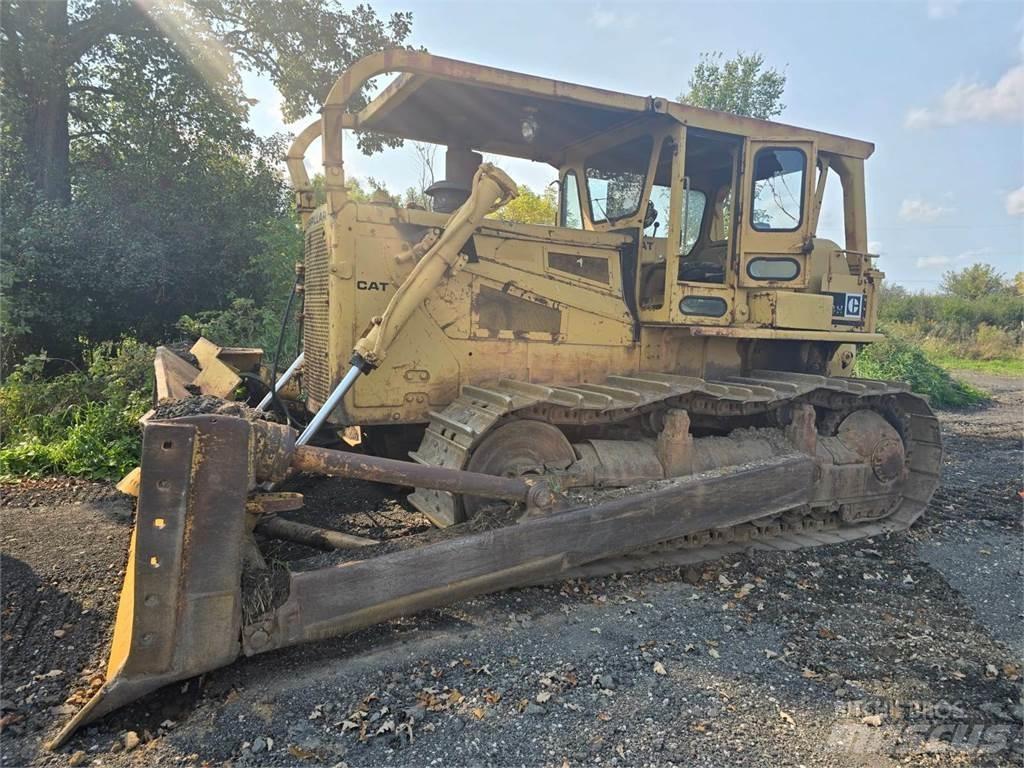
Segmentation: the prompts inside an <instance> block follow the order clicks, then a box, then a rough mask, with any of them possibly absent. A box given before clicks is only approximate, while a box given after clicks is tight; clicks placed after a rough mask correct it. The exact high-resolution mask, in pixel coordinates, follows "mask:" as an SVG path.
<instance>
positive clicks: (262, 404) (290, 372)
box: [256, 352, 306, 411]
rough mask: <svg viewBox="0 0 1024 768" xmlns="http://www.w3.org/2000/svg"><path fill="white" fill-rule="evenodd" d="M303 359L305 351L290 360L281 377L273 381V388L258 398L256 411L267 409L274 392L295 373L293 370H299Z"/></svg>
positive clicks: (279, 389)
mask: <svg viewBox="0 0 1024 768" xmlns="http://www.w3.org/2000/svg"><path fill="white" fill-rule="evenodd" d="M305 359H306V353H305V352H300V353H299V356H298V357H296V358H295V360H294V361H293V362H292V364H291V365H289V366H288V369H287V370H286V371H285V372H284V373H282V374H281V378H279V379H278V380H277V381H276V382H275V383H274V388H273V389H272V390H271V391H270V392H267V394H266V395H265V396H264V398H263V399H262V400H260V404H259V405H257V406H256V410H257V411H265V410H267V406H268V405H270V401H271V400H273V399H274V393H275V392H280V391H281V388H282V387H283V386H284V385H285V384H287V383H288V382H289V381H290V380H291V378H292V376H294V375H295V372H296V371H297V370H299V368H301V367H302V363H303V361H304V360H305Z"/></svg>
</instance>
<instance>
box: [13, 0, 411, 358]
mask: <svg viewBox="0 0 1024 768" xmlns="http://www.w3.org/2000/svg"><path fill="white" fill-rule="evenodd" d="M410 21H411V19H410V16H409V14H406V13H398V14H394V15H392V16H391V17H390V18H388V19H380V18H378V17H377V16H376V15H375V13H374V12H373V10H372V9H370V8H369V7H366V6H358V7H356V8H355V10H353V11H352V12H346V11H343V10H341V9H340V8H338V6H337V5H335V3H334V2H333V0H282V1H281V2H276V3H260V2H251V0H159V2H155V1H154V0H138V1H137V2H136V1H134V0H78V1H77V2H75V3H71V4H69V3H68V2H66V0H49V1H48V2H31V1H25V0H5V1H4V2H3V3H2V4H0V153H2V159H3V164H2V168H0V171H2V177H3V178H2V182H3V183H2V185H0V186H2V190H0V192H2V196H0V201H2V215H3V221H4V226H3V227H2V228H0V258H2V262H3V263H2V269H0V280H2V282H0V289H2V290H3V294H4V301H3V302H0V323H2V328H0V368H6V367H7V366H9V364H10V363H11V362H13V361H14V360H16V359H17V357H18V356H19V355H21V354H24V353H26V352H29V351H36V350H38V349H40V348H46V349H47V350H48V351H49V352H50V354H51V355H57V354H59V355H61V356H64V357H71V356H74V355H75V354H76V353H77V352H78V351H79V350H80V348H81V341H82V339H88V340H92V341H102V340H106V339H115V338H118V337H120V336H121V335H123V334H125V333H130V334H136V335H138V336H140V337H141V338H143V339H146V340H150V341H157V340H160V339H161V338H163V337H164V336H165V334H168V333H173V332H174V330H173V329H174V327H175V324H176V322H177V319H178V318H179V317H180V316H182V315H184V314H195V313H200V312H204V311H212V310H222V309H231V308H233V307H235V306H237V302H236V300H237V299H243V300H244V301H247V302H250V304H251V305H252V307H254V308H255V310H256V311H257V312H258V313H259V314H260V316H263V315H268V314H273V313H274V311H275V310H276V307H277V306H278V305H279V304H281V303H283V300H284V297H286V296H287V294H288V290H289V288H290V284H291V279H292V277H291V276H292V266H293V263H294V261H295V260H296V259H297V258H298V257H299V255H300V252H301V242H300V237H299V235H298V233H297V231H296V227H295V220H294V217H293V215H292V213H291V205H290V201H289V199H288V195H287V190H286V188H285V186H284V182H283V179H282V178H281V174H280V172H279V170H278V164H279V158H280V156H281V154H282V153H283V150H284V143H283V138H282V137H277V138H275V139H271V140H261V139H259V138H258V137H257V136H256V135H255V134H254V133H253V132H252V131H251V130H250V129H249V128H248V126H247V123H246V121H247V117H248V111H249V108H250V107H251V105H252V103H251V102H250V101H249V100H247V99H246V98H245V94H244V92H243V90H242V86H241V79H240V76H239V72H240V71H241V70H244V69H248V70H251V71H256V72H260V73H263V74H265V75H267V76H269V77H270V79H271V80H273V81H274V83H275V84H276V85H277V86H278V88H279V89H280V90H281V92H282V93H283V95H284V97H285V103H284V107H283V111H284V113H285V117H286V118H287V119H294V118H297V117H299V116H301V115H303V114H306V113H308V112H309V111H310V110H311V108H312V107H313V106H314V105H315V104H316V103H318V102H319V101H320V100H321V99H322V98H323V97H324V96H325V94H326V92H327V90H328V88H329V87H330V85H331V84H332V83H333V82H334V80H335V78H336V77H337V75H338V73H339V72H340V71H341V70H342V69H343V68H344V67H345V66H346V65H347V64H349V63H351V62H352V61H354V60H355V59H357V58H358V57H361V56H363V55H365V54H368V53H370V52H372V51H375V50H378V49H380V48H386V47H392V46H395V45H398V44H401V43H402V42H403V41H404V39H405V37H406V36H407V35H408V33H409V24H410ZM362 98H363V97H362V96H358V97H356V100H359V99H362ZM361 143H362V146H363V148H364V149H365V150H366V151H372V150H374V149H376V148H379V147H380V146H381V145H382V143H383V140H382V139H380V138H379V137H374V136H371V135H363V136H361ZM247 306H248V305H247Z"/></svg>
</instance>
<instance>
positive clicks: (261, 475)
mask: <svg viewBox="0 0 1024 768" xmlns="http://www.w3.org/2000/svg"><path fill="white" fill-rule="evenodd" d="M295 436H296V435H295V432H294V430H291V429H289V428H287V427H282V426H279V425H275V424H270V423H268V422H263V421H256V422H250V421H247V420H245V419H241V418H235V417H231V416H221V415H216V416H214V415H204V416H191V417H187V418H182V419H173V420H169V421H151V422H149V423H148V424H147V425H146V427H145V436H144V439H143V463H142V466H143V471H142V477H141V488H140V495H139V504H138V513H137V515H136V523H135V531H134V533H133V537H132V544H131V553H130V557H129V562H128V568H127V570H126V574H125V582H124V587H123V589H122V593H121V602H120V605H119V607H118V613H117V621H116V624H115V628H114V638H113V642H112V644H111V650H110V661H109V665H108V673H107V680H106V683H105V684H104V685H103V687H102V688H101V689H100V690H99V692H98V693H97V694H96V695H95V696H94V697H93V699H92V700H90V701H89V702H88V704H86V706H85V707H84V708H83V709H82V710H81V711H80V712H79V713H78V714H77V715H76V716H75V717H74V718H73V719H72V720H71V722H69V723H68V724H67V725H66V726H65V727H64V728H63V729H62V730H61V732H60V733H59V734H58V736H57V737H56V738H55V739H54V740H53V741H52V742H51V744H50V746H51V747H56V746H59V745H60V744H62V743H63V742H64V741H65V740H66V739H67V738H68V737H69V736H70V735H71V734H72V733H73V732H74V730H75V729H76V728H78V727H79V726H81V725H83V724H85V723H88V722H90V721H92V720H95V719H96V718H99V717H101V716H102V715H104V714H106V713H108V712H110V711H112V710H114V709H117V708H118V707H121V706H123V705H125V704H127V703H129V702H131V701H134V700H136V699H138V698H140V697H142V696H144V695H146V694H147V693H150V692H151V691H154V690H156V689H157V688H160V687H162V686H164V685H166V684H168V683H172V682H174V681H177V680H182V679H185V678H189V677H193V676H195V675H198V674H201V673H203V672H208V671H210V670H213V669H216V668H218V667H222V666H224V665H226V664H229V663H231V662H232V661H233V660H235V659H236V658H237V657H238V656H239V655H240V654H242V653H245V654H246V655H253V654H256V653H262V652H265V651H270V650H273V649H275V648H281V647H284V646H288V645H294V644H296V643H302V642H308V641H312V640H317V639H322V638H326V637H330V636H332V635H338V634H342V633H347V632H351V631H354V630H356V629H360V628H363V627H366V626H369V625H371V624H375V623H378V622H381V621H386V620H388V619H392V618H395V617H398V616H405V615H410V614H413V613H416V612H418V611H422V610H425V609H427V608H433V607H437V606H442V605H447V604H449V603H452V602H454V601H456V600H459V599H463V598H466V597H470V596H473V595H478V594H483V593H486V592H491V591H495V590H498V589H504V588H507V587H513V586H521V585H527V584H532V583H537V582H538V581H542V580H546V579H552V578H557V577H558V576H559V575H561V574H565V573H569V572H571V571H572V570H573V569H574V568H578V567H579V566H581V565H583V564H586V563H590V562H594V561H596V560H600V559H601V558H606V557H609V556H616V555H621V554H625V553H628V552H630V551H633V550H636V549H637V548H639V547H644V546H649V545H653V544H655V543H657V542H661V541H667V540H671V539H676V538H678V537H681V536H686V535H688V534H691V533H693V532H695V531H698V530H704V529H707V528H713V527H716V526H729V525H735V524H738V523H742V522H745V521H749V520H752V519H754V518H757V517H759V516H762V515H765V514H773V513H776V512H781V511H782V510H785V509H790V508H793V507H794V506H799V505H801V504H804V503H806V502H807V500H808V499H809V498H810V495H811V492H812V487H813V486H814V468H815V463H814V460H813V459H812V458H811V457H810V456H808V455H806V454H801V453H791V454H788V455H784V456H780V457H777V458H774V459H771V460H769V461H765V462H761V463H756V464H751V465H747V466H743V467H734V468H730V469H729V470H725V471H721V472H717V473H710V474H708V475H704V476H700V475H694V476H689V477H684V478H676V479H673V480H670V481H666V482H664V483H660V484H655V485H654V486H652V487H650V488H649V489H645V490H644V491H643V492H640V493H634V494H631V495H626V496H622V497H618V498H613V499H611V500H608V501H604V502H602V503H599V504H596V505H593V506H585V507H579V508H573V509H566V510H556V509H554V508H553V507H552V508H549V509H548V511H547V512H546V513H544V514H539V515H536V516H532V515H531V516H527V517H524V518H522V519H520V521H519V522H517V523H514V524H512V525H508V526H506V527H502V528H497V529H492V530H487V531H484V532H480V533H466V534H464V535H460V536H456V537H454V538H449V539H446V540H442V541H438V542H433V543H423V544H421V545H420V546H416V547H414V548H412V549H407V550H404V551H398V552H391V553H388V554H381V555H378V556H376V557H368V558H366V559H363V560H359V561H355V562H350V563H348V564H347V565H346V566H345V567H344V568H338V567H327V568H321V569H319V570H314V571H304V572H293V573H290V574H289V575H288V579H287V580H288V588H287V593H286V595H287V597H286V599H285V600H284V601H283V602H282V603H280V604H279V605H277V606H276V607H268V608H267V609H266V610H265V611H264V612H263V613H262V614H261V615H259V616H258V617H255V618H253V619H252V620H251V621H248V622H243V606H242V601H243V593H242V587H241V582H242V570H243V554H244V552H245V548H246V546H247V542H248V541H249V536H250V534H249V532H248V528H247V520H246V517H247V512H246V499H247V496H248V494H249V493H250V491H252V490H253V489H255V488H256V486H257V484H258V483H263V482H268V481H278V480H281V479H283V478H284V477H285V476H286V474H287V472H288V469H289V468H290V467H291V468H295V469H300V470H303V471H318V472H321V473H324V474H330V475H341V476H346V477H363V478H367V477H373V479H375V480H378V481H380V482H396V481H400V479H401V477H404V476H405V475H407V474H408V473H410V472H411V473H414V474H415V475H416V477H417V478H418V479H417V482H425V483H428V484H430V485H433V486H434V487H437V488H449V489H454V490H460V491H463V492H464V491H466V490H467V489H469V488H475V489H477V491H478V492H482V493H483V495H489V496H492V497H500V498H515V497H517V495H519V494H521V498H522V500H523V501H526V502H529V500H530V499H536V498H549V497H550V493H547V492H545V493H538V491H546V488H547V486H546V484H543V480H539V481H537V482H538V484H536V485H535V484H531V483H527V482H525V481H520V480H513V479H509V478H498V477H494V476H491V475H481V474H477V473H473V472H466V471H461V470H453V469H447V468H442V467H422V466H420V465H417V464H413V463H411V462H398V461H392V460H387V459H380V458H375V457H360V456H358V455H356V454H351V453H343V452H338V451H328V450H325V449H321V448H310V447H305V446H299V447H296V446H295V444H294V443H295ZM520 486H521V487H520Z"/></svg>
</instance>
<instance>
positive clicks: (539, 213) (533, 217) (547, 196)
mask: <svg viewBox="0 0 1024 768" xmlns="http://www.w3.org/2000/svg"><path fill="white" fill-rule="evenodd" d="M557 216H558V196H557V194H556V193H555V190H554V189H552V188H551V187H545V189H544V191H543V192H541V193H540V194H537V193H536V192H534V191H533V190H532V189H530V188H529V187H528V186H526V185H525V184H520V185H519V195H518V197H516V198H515V199H514V200H512V201H510V202H509V203H507V204H506V205H504V206H503V207H502V208H500V209H499V210H498V211H496V212H495V213H494V214H492V218H495V219H498V220H499V221H514V222H518V223H520V224H547V225H554V223H555V219H556V217H557Z"/></svg>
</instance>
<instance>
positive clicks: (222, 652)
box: [49, 416, 251, 748]
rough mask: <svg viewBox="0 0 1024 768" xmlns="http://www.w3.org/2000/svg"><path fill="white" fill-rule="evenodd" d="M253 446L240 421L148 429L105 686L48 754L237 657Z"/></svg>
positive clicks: (197, 420) (204, 420)
mask: <svg viewBox="0 0 1024 768" xmlns="http://www.w3.org/2000/svg"><path fill="white" fill-rule="evenodd" d="M250 443H251V437H250V427H249V425H248V423H247V422H245V421H244V420H241V419H232V418H217V417H210V416H205V417H190V418H185V419H176V420H174V421H163V422H161V421H154V422H150V423H148V424H147V425H146V428H145V433H144V437H143V448H142V466H143V474H142V477H141V483H140V487H139V502H138V511H137V514H136V520H135V529H134V531H133V532H132V537H131V544H130V547H129V554H128V564H127V566H126V568H125V577H124V585H123V587H122V589H121V599H120V602H119V604H118V608H117V618H116V621H115V624H114V636H113V640H112V642H111V647H110V657H109V662H108V665H107V674H106V681H105V683H104V684H103V686H102V687H101V688H100V690H99V691H98V692H97V693H96V694H95V695H94V696H93V698H92V699H91V700H90V701H89V702H88V703H87V704H86V705H85V707H84V708H83V709H82V710H81V711H79V712H78V714H77V715H75V717H74V718H73V719H72V720H71V721H70V722H69V723H68V724H67V725H66V726H64V728H63V729H61V731H60V733H59V734H58V735H57V736H56V738H55V739H54V740H53V741H52V742H51V743H50V745H49V746H50V747H51V748H56V747H58V746H60V745H61V744H62V743H63V742H64V741H65V740H67V738H68V737H69V736H70V735H71V733H72V732H73V731H75V729H77V728H78V727H80V726H82V725H84V724H85V723H88V722H90V721H92V720H95V719H97V718H99V717H102V716H103V715H105V714H106V713H108V712H111V711H113V710H115V709H117V708H118V707H121V706H123V705H125V704H127V703H128V702H131V701H134V700H136V699H138V698H140V697H142V696H144V695H146V694H147V693H150V692H151V691H154V690H156V689H158V688H161V687H162V686H164V685H167V684H168V683H171V682H174V681H177V680H182V679H185V678H189V677H194V676H195V675H198V674H200V673H202V672H207V671H209V670H211V669H215V668H217V667H221V666H224V665H225V664H228V663H230V662H231V661H233V660H234V659H235V658H236V657H237V656H238V655H239V652H240V647H241V646H240V642H239V638H240V630H241V587H240V575H241V566H242V546H243V542H244V541H245V501H246V495H247V492H248V488H249V482H250V466H251V463H250Z"/></svg>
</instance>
